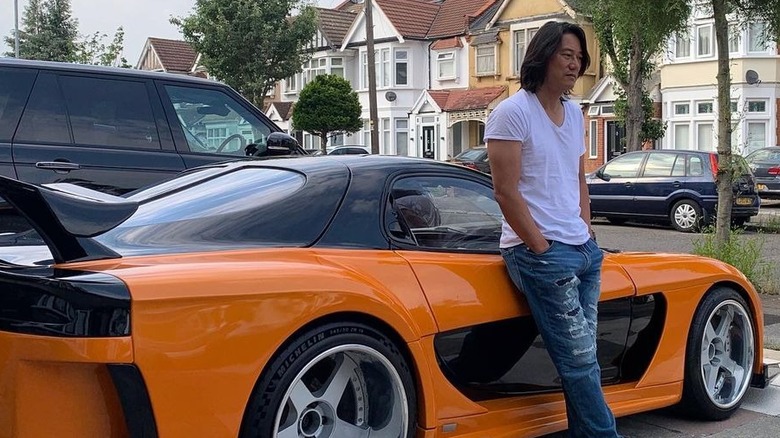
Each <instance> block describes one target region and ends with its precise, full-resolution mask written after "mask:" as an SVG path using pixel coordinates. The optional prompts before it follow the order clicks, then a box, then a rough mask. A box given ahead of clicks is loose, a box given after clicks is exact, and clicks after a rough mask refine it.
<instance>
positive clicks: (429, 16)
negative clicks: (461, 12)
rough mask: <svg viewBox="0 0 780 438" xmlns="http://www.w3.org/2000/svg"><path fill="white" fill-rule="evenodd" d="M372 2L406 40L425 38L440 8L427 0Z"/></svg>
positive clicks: (379, 0) (381, 0)
mask: <svg viewBox="0 0 780 438" xmlns="http://www.w3.org/2000/svg"><path fill="white" fill-rule="evenodd" d="M374 1H375V2H376V4H378V5H379V7H380V8H382V11H383V12H384V13H385V15H386V16H387V18H388V19H389V20H390V21H391V22H392V23H393V26H395V28H396V29H397V30H398V32H399V33H400V34H401V35H403V36H404V37H406V38H419V39H424V38H426V37H427V36H428V32H429V31H430V29H431V26H432V25H433V21H434V20H435V19H436V15H437V14H438V12H439V8H440V5H439V4H437V3H433V2H430V1H428V0H374ZM447 1H451V0H447ZM447 1H445V3H446V2H447Z"/></svg>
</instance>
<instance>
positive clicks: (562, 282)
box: [555, 277, 574, 286]
mask: <svg viewBox="0 0 780 438" xmlns="http://www.w3.org/2000/svg"><path fill="white" fill-rule="evenodd" d="M572 281H574V277H566V278H561V279H560V280H555V285H556V286H566V285H567V284H569V283H571V282H572Z"/></svg>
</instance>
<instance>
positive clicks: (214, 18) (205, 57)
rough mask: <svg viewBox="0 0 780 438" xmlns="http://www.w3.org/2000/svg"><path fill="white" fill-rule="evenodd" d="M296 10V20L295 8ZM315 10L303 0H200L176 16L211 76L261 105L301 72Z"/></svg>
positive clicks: (306, 54)
mask: <svg viewBox="0 0 780 438" xmlns="http://www.w3.org/2000/svg"><path fill="white" fill-rule="evenodd" d="M293 9H297V10H298V11H299V12H298V15H297V16H296V17H295V18H294V19H293V18H291V17H290V14H291V11H292V10H293ZM316 18H317V17H316V11H315V9H314V8H313V7H310V6H306V5H304V4H303V2H302V1H301V0H197V2H196V3H195V11H194V13H193V14H192V15H190V16H188V17H185V18H172V19H171V23H173V24H175V25H177V26H178V27H179V29H180V30H181V32H182V34H183V35H184V39H185V40H187V41H188V42H190V43H191V44H192V46H193V47H194V48H195V50H196V51H197V52H198V53H200V54H201V56H202V58H201V62H202V64H203V65H204V66H205V67H206V68H207V69H208V71H209V74H211V75H213V76H215V77H216V78H218V79H219V80H221V81H223V82H225V83H227V84H228V85H230V86H231V87H233V88H235V89H236V90H238V92H240V93H241V94H243V95H244V96H245V97H247V98H248V99H249V100H251V101H252V102H254V103H255V104H256V105H258V106H260V105H262V102H263V97H265V95H266V94H268V92H269V91H270V90H271V89H272V88H273V87H274V84H275V83H276V82H278V81H280V80H282V79H284V78H287V77H289V76H292V75H293V74H295V73H297V72H299V71H300V70H301V66H302V65H303V63H304V62H305V61H307V60H308V57H309V55H308V53H307V52H306V51H305V50H304V48H305V45H306V44H308V43H309V42H310V41H311V40H312V38H313V37H314V34H315V32H316V29H317V23H316Z"/></svg>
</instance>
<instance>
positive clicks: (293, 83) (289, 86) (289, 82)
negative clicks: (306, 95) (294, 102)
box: [284, 73, 298, 94]
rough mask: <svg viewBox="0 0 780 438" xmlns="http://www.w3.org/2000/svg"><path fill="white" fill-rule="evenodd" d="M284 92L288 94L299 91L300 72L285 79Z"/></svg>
mask: <svg viewBox="0 0 780 438" xmlns="http://www.w3.org/2000/svg"><path fill="white" fill-rule="evenodd" d="M284 92H285V93H287V94H295V93H297V92H298V73H296V74H294V75H292V76H290V77H289V78H287V79H285V80H284Z"/></svg>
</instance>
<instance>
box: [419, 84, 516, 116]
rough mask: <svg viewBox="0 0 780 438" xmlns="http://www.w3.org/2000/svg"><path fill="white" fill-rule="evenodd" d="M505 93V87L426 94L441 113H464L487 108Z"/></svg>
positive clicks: (438, 91) (439, 91) (436, 91)
mask: <svg viewBox="0 0 780 438" xmlns="http://www.w3.org/2000/svg"><path fill="white" fill-rule="evenodd" d="M504 93H506V87H485V88H473V89H469V90H429V91H428V94H429V95H430V96H431V98H432V99H433V100H434V101H435V102H436V104H437V105H438V106H439V108H441V110H442V111H448V112H449V111H466V110H476V109H485V108H487V107H488V106H489V105H490V104H491V103H492V102H493V101H494V100H496V99H498V98H499V97H501V96H502V95H503V94H504Z"/></svg>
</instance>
